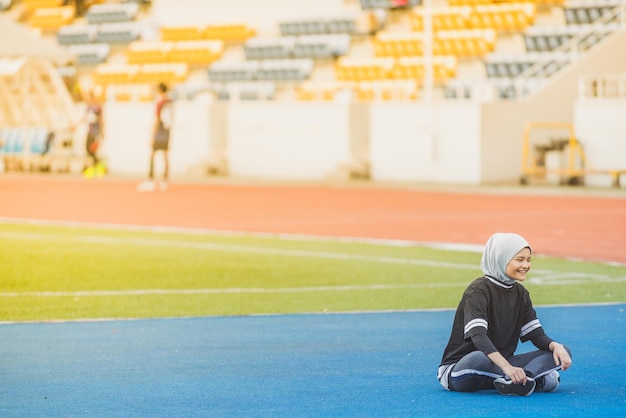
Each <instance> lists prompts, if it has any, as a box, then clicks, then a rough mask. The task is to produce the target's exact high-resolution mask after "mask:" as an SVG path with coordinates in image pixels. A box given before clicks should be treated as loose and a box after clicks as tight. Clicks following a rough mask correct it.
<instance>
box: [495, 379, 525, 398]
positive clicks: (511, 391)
mask: <svg viewBox="0 0 626 418" xmlns="http://www.w3.org/2000/svg"><path fill="white" fill-rule="evenodd" d="M493 385H494V386H495V387H496V389H497V390H498V392H500V393H501V394H503V395H517V396H528V395H530V394H531V393H533V392H534V391H535V385H536V383H535V380H534V379H533V378H531V377H527V378H526V384H525V385H523V384H521V383H518V384H515V383H513V381H511V380H506V379H505V378H503V377H499V378H497V379H496V380H494V381H493Z"/></svg>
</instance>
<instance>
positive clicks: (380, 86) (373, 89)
mask: <svg viewBox="0 0 626 418" xmlns="http://www.w3.org/2000/svg"><path fill="white" fill-rule="evenodd" d="M417 90H418V83H417V81H416V80H411V81H404V80H402V81H397V80H391V81H390V80H385V81H370V82H361V83H357V85H356V88H355V96H356V98H357V99H358V100H361V101H373V100H415V99H417V97H418V93H417Z"/></svg>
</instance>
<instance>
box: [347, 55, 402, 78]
mask: <svg viewBox="0 0 626 418" xmlns="http://www.w3.org/2000/svg"><path fill="white" fill-rule="evenodd" d="M395 62H396V60H395V59H394V58H389V57H375V58H356V57H341V58H339V59H338V60H337V62H336V64H335V74H336V77H337V80H340V81H373V80H387V79H391V78H392V77H393V75H392V72H393V68H394V65H395Z"/></svg>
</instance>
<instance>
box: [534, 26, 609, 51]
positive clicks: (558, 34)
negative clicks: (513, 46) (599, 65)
mask: <svg viewBox="0 0 626 418" xmlns="http://www.w3.org/2000/svg"><path fill="white" fill-rule="evenodd" d="M619 29H620V25H619V24H618V23H610V24H586V25H568V26H554V27H530V28H528V29H527V30H526V31H525V33H524V42H525V44H526V50H527V51H528V52H545V51H553V50H555V49H557V48H560V47H562V46H563V45H567V44H569V42H570V41H571V40H573V39H574V40H576V39H578V40H579V42H578V43H577V44H576V45H575V47H576V48H577V49H578V50H586V49H588V48H590V47H591V46H593V45H594V44H595V43H597V42H599V41H600V40H601V39H603V38H604V37H605V36H607V35H609V34H610V33H613V32H615V31H618V30H619Z"/></svg>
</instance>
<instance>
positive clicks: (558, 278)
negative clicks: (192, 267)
mask: <svg viewBox="0 0 626 418" xmlns="http://www.w3.org/2000/svg"><path fill="white" fill-rule="evenodd" d="M0 237H6V238H14V239H25V240H37V241H40V240H64V241H78V242H89V243H100V244H112V245H119V244H129V245H136V246H153V247H166V248H187V249H197V250H209V251H224V252H239V253H248V254H264V255H277V256H285V257H303V258H322V259H334V260H344V261H345V260H348V261H364V262H374V263H384V264H404V265H414V266H429V267H438V268H449V269H463V270H469V271H480V268H479V266H477V265H475V264H466V263H451V262H442V261H433V260H424V259H414V258H399V257H389V256H373V255H362V254H348V253H338V252H326V251H308V250H306V251H305V250H289V249H280V248H266V247H256V246H245V245H232V244H217V243H206V242H196V241H174V240H162V239H148V238H119V237H104V236H96V235H70V236H65V235H47V234H36V233H20V232H0ZM533 274H534V275H535V277H532V278H529V279H528V282H529V283H532V284H537V285H549V284H562V285H565V284H571V283H589V282H623V281H625V280H626V279H625V278H624V277H617V278H614V277H611V276H608V275H599V274H587V273H578V272H556V271H551V270H544V269H533Z"/></svg>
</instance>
